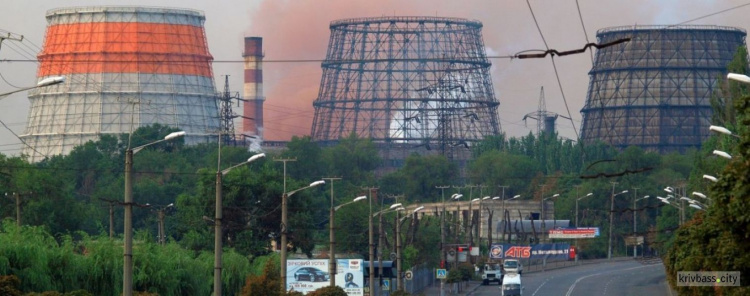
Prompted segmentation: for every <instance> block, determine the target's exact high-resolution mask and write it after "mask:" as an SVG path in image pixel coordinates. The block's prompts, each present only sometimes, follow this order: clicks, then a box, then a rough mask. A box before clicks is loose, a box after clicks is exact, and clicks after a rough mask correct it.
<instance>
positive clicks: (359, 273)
mask: <svg viewBox="0 0 750 296" xmlns="http://www.w3.org/2000/svg"><path fill="white" fill-rule="evenodd" d="M336 264H337V268H336V286H339V287H341V288H343V289H344V291H346V293H347V294H348V295H352V296H354V295H357V296H361V295H363V291H362V286H364V277H363V269H362V260H361V259H338V260H336ZM286 265H287V267H286V270H287V274H286V282H287V287H286V288H287V290H293V291H298V292H302V293H303V294H307V293H309V292H312V291H315V290H317V289H319V288H322V287H326V286H328V283H329V280H330V276H331V275H330V274H329V273H328V259H317V260H305V259H301V260H300V259H296V260H287V264H286Z"/></svg>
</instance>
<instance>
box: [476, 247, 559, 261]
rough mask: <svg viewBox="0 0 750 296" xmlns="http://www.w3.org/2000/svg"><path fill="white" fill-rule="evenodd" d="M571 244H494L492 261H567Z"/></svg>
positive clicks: (491, 254)
mask: <svg viewBox="0 0 750 296" xmlns="http://www.w3.org/2000/svg"><path fill="white" fill-rule="evenodd" d="M569 253H570V244H538V245H531V246H523V245H512V244H492V247H490V259H509V258H513V259H542V258H547V260H554V259H559V260H567V259H568V258H569V255H568V254H569Z"/></svg>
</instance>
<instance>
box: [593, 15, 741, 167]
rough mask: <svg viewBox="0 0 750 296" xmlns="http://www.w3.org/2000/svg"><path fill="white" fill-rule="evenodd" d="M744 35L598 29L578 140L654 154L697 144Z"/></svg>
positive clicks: (686, 29) (693, 29) (710, 30)
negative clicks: (604, 45)
mask: <svg viewBox="0 0 750 296" xmlns="http://www.w3.org/2000/svg"><path fill="white" fill-rule="evenodd" d="M745 35H746V34H745V31H744V30H741V29H737V28H731V27H718V26H636V27H614V28H606V29H602V30H599V31H598V32H597V34H596V36H597V39H598V42H599V43H606V42H611V41H615V40H617V39H620V38H632V39H631V40H630V41H629V42H626V43H623V44H620V45H617V46H612V47H607V48H603V49H600V50H598V51H597V53H596V60H595V61H594V66H593V68H592V69H591V71H590V72H589V76H590V83H589V89H588V95H587V97H586V105H585V106H584V107H583V109H582V110H581V112H582V113H583V126H582V128H581V139H582V140H583V141H584V142H587V143H591V142H594V141H596V140H602V141H604V142H605V143H609V144H611V145H612V146H614V147H617V148H620V149H622V148H625V147H627V146H630V145H635V146H640V147H641V148H643V149H645V150H648V151H656V152H660V153H665V152H672V151H680V152H682V151H685V150H686V149H688V148H693V147H700V145H701V142H702V141H703V140H705V139H706V138H707V137H708V132H709V130H708V127H709V125H710V123H709V120H710V118H711V114H712V109H711V104H710V98H711V95H712V94H713V91H714V88H715V86H716V84H717V82H718V81H720V80H721V79H722V77H723V76H725V74H726V72H727V65H728V64H729V62H730V61H731V60H732V57H733V55H734V54H735V52H736V51H737V48H738V47H740V46H743V45H745Z"/></svg>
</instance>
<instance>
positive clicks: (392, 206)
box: [388, 203, 401, 210]
mask: <svg viewBox="0 0 750 296" xmlns="http://www.w3.org/2000/svg"><path fill="white" fill-rule="evenodd" d="M400 206H401V204H400V203H395V204H392V205H391V207H390V208H388V209H389V210H393V209H395V208H398V207H400Z"/></svg>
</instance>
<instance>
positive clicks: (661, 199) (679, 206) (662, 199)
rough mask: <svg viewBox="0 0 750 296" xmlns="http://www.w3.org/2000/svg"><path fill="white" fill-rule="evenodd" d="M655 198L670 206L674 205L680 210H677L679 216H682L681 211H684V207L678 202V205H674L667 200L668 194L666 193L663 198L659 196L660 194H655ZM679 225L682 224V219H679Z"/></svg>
mask: <svg viewBox="0 0 750 296" xmlns="http://www.w3.org/2000/svg"><path fill="white" fill-rule="evenodd" d="M657 198H658V199H659V201H661V202H662V203H665V204H668V205H670V206H672V207H674V208H675V209H677V210H679V211H680V212H679V213H680V217H682V212H684V210H685V209H683V207H682V206H681V205H679V204H678V205H675V204H673V203H671V202H669V198H670V196H669V195H668V196H667V197H666V198H664V197H661V196H657ZM679 225H680V226H682V219H680V221H679Z"/></svg>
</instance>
